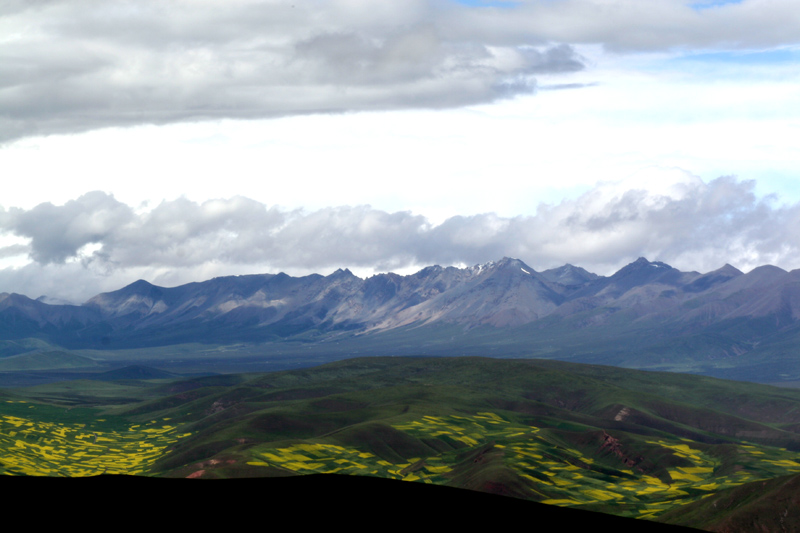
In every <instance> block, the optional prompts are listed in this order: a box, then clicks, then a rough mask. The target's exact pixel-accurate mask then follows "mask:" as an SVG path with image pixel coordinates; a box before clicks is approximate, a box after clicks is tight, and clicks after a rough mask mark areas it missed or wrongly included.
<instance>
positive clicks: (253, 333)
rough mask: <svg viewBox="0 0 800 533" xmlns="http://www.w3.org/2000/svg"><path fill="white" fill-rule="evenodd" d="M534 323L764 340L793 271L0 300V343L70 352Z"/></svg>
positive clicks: (788, 304)
mask: <svg viewBox="0 0 800 533" xmlns="http://www.w3.org/2000/svg"><path fill="white" fill-rule="evenodd" d="M544 319H547V321H548V322H547V323H548V324H553V323H558V324H560V325H561V326H563V327H565V328H572V329H581V328H592V327H605V325H607V324H609V323H616V324H619V323H625V324H637V323H652V324H656V323H658V324H669V325H670V327H671V328H672V329H673V330H675V329H676V328H677V329H678V330H680V329H681V328H683V329H684V330H686V331H689V332H691V331H697V330H698V328H701V329H702V328H707V327H718V326H719V324H721V323H726V321H732V320H741V319H745V320H756V319H766V321H765V324H766V323H769V324H772V326H770V328H771V330H770V331H769V332H768V333H769V334H773V333H775V332H776V331H779V330H782V329H785V328H790V327H793V325H795V324H796V323H797V322H798V319H800V270H794V271H792V272H786V271H785V270H782V269H780V268H777V267H773V266H764V267H759V268H756V269H754V270H753V271H751V272H749V273H747V274H744V273H742V272H740V271H739V270H737V269H735V268H734V267H732V266H730V265H725V266H723V267H722V268H720V269H718V270H715V271H713V272H709V273H706V274H700V273H698V272H681V271H679V270H677V269H675V268H673V267H671V266H669V265H667V264H665V263H662V262H651V261H648V260H647V259H645V258H639V259H637V260H636V261H634V262H633V263H631V264H629V265H627V266H625V267H624V268H622V269H620V270H619V271H618V272H616V273H615V274H613V275H611V276H607V277H605V276H597V275H596V274H592V273H590V272H587V271H586V270H584V269H582V268H579V267H575V266H573V265H564V266H563V267H560V268H558V269H550V270H547V271H544V272H537V271H535V270H534V269H533V268H531V267H530V266H529V265H527V264H525V263H524V262H523V261H520V260H519V259H512V258H507V257H506V258H503V259H501V260H499V261H494V262H490V263H486V264H483V265H476V266H473V267H468V268H456V267H441V266H431V267H427V268H424V269H422V270H420V271H419V272H417V273H415V274H412V275H408V276H401V275H397V274H393V273H388V274H378V275H375V276H372V277H370V278H367V279H361V278H359V277H357V276H355V275H353V274H352V273H351V272H350V271H349V270H341V269H340V270H337V271H336V272H334V273H332V274H330V275H328V276H322V275H319V274H313V275H309V276H303V277H292V276H289V275H287V274H284V273H279V274H261V275H248V276H227V277H219V278H214V279H211V280H208V281H204V282H196V283H189V284H186V285H181V286H178V287H171V288H168V287H159V286H156V285H153V284H151V283H148V282H147V281H144V280H139V281H137V282H134V283H132V284H130V285H128V286H126V287H123V288H121V289H119V290H117V291H113V292H108V293H103V294H99V295H97V296H95V297H93V298H91V299H90V300H88V301H87V302H86V303H84V304H83V305H80V306H75V305H48V304H46V303H44V302H42V301H38V300H31V299H30V298H27V297H25V296H21V295H18V294H7V293H3V294H0V338H2V339H18V338H25V337H39V338H47V339H49V340H52V341H53V342H56V343H59V344H62V345H66V346H71V347H92V346H100V345H102V346H110V347H114V346H115V345H116V346H121V345H120V344H115V342H117V341H120V342H122V343H123V344H125V345H126V346H131V345H142V346H148V345H149V346H152V345H164V344H174V343H181V342H192V341H197V340H199V341H203V342H218V341H219V342H223V341H236V340H245V341H265V340H268V341H275V340H285V339H303V340H306V341H308V340H314V339H321V338H323V337H325V336H326V335H327V336H330V335H335V334H341V333H342V332H348V333H349V334H358V335H363V334H369V333H374V332H381V331H390V330H394V329H397V328H401V327H419V326H430V325H435V324H450V325H457V326H459V327H461V328H462V329H463V330H470V329H473V328H480V327H489V328H512V329H513V328H517V329H519V328H520V327H529V328H535V327H538V326H537V324H540V323H542V321H543V320H544ZM759 327H761V326H759ZM753 342H757V341H753Z"/></svg>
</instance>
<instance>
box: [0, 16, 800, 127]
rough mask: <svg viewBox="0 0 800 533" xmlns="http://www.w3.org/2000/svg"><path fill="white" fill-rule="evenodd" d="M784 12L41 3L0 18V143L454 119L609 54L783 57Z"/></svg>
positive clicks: (794, 36)
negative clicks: (213, 125) (175, 127)
mask: <svg viewBox="0 0 800 533" xmlns="http://www.w3.org/2000/svg"><path fill="white" fill-rule="evenodd" d="M795 11H796V5H795V3H794V2H792V1H789V0H770V1H767V0H745V1H743V2H740V3H736V4H727V5H722V6H715V7H711V8H708V9H700V10H698V9H695V8H693V7H692V4H691V3H689V2H683V1H679V0H652V1H649V2H647V3H642V2H640V1H638V0H617V1H613V2H608V1H600V0H558V1H552V2H519V3H511V4H509V7H503V8H498V7H495V6H493V5H492V4H489V5H488V6H480V5H479V6H474V5H473V6H470V5H464V4H461V3H457V2H449V1H446V0H395V1H386V2H380V4H378V5H376V4H375V3H369V2H367V3H365V2H351V1H347V0H338V1H337V0H332V1H329V2H323V3H309V2H289V1H280V0H274V1H264V0H234V1H226V2H218V1H212V0H207V1H203V2H186V1H172V2H163V1H161V0H140V1H137V2H133V3H132V2H128V1H125V0H102V1H101V0H87V1H82V2H74V1H72V0H49V1H37V2H19V1H14V2H6V3H4V6H3V7H2V8H0V31H2V33H3V35H4V39H3V40H2V42H0V57H2V61H0V132H2V134H0V141H10V140H13V139H17V138H20V137H24V136H30V135H37V134H43V135H46V134H53V133H71V132H80V131H86V130H91V129H96V128H103V127H117V126H128V125H136V124H167V123H174V122H186V121H200V120H214V119H222V118H234V119H237V118H238V119H242V118H269V117H280V116H289V115H297V114H307V113H326V112H346V111H363V110H392V109H408V108H433V109H439V108H452V107H459V106H464V105H470V104H479V103H488V102H492V101H494V100H497V99H501V98H508V97H513V96H516V95H519V94H526V93H530V92H531V91H532V90H534V89H535V87H536V85H537V82H536V78H537V77H541V76H546V75H548V74H552V73H563V72H573V71H577V70H581V69H583V68H584V66H585V60H584V59H583V58H582V57H581V56H580V55H579V54H578V53H577V52H576V50H575V46H576V45H583V44H592V45H601V46H602V47H603V48H604V49H606V50H612V51H615V52H622V53H635V52H640V51H669V50H695V49H706V50H711V49H725V50H730V49H763V48H775V47H782V46H790V45H796V44H797V42H798V40H800V39H799V37H798V36H799V35H800V21H798V19H797V17H796V16H795Z"/></svg>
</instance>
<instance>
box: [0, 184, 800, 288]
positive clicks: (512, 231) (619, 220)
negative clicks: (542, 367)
mask: <svg viewBox="0 0 800 533" xmlns="http://www.w3.org/2000/svg"><path fill="white" fill-rule="evenodd" d="M615 187H616V188H615ZM618 188H619V187H618V186H615V185H613V184H612V185H609V184H599V185H598V186H597V187H596V188H595V189H593V190H591V191H589V192H587V193H585V194H584V195H582V196H580V197H578V198H575V199H571V200H564V201H563V202H561V203H559V204H555V205H541V206H540V207H539V209H538V210H537V213H536V214H535V215H530V216H517V217H500V216H498V215H496V214H493V213H484V214H478V215H471V216H455V217H451V218H449V219H447V220H445V221H444V222H443V223H441V224H439V225H433V224H431V223H430V222H429V221H428V220H427V219H426V218H425V217H424V216H421V215H414V214H412V213H409V212H396V213H388V212H385V211H381V210H378V209H373V208H371V207H369V206H355V207H349V206H342V207H332V208H326V209H321V210H318V211H313V212H305V211H302V210H295V211H286V210H281V209H278V208H276V207H268V206H266V205H264V204H262V203H259V202H257V201H254V200H250V199H247V198H241V197H237V198H231V199H227V200H211V201H207V202H203V203H196V202H192V201H189V200H187V199H185V198H181V199H178V200H174V201H170V202H162V203H161V204H160V205H158V206H156V207H155V208H154V209H152V210H151V211H149V212H146V213H136V212H135V211H134V210H133V209H132V208H131V207H128V206H126V205H124V204H122V203H120V202H118V201H117V200H115V199H114V198H113V197H112V196H110V195H107V194H105V193H101V192H93V193H89V194H86V195H84V196H81V197H80V198H78V199H76V200H73V201H70V202H68V203H67V204H65V205H63V206H54V205H51V204H41V205H39V206H36V207H34V208H32V209H30V210H22V209H18V208H10V209H8V210H4V211H0V232H2V233H6V234H11V235H16V236H18V237H27V238H29V239H30V244H29V245H28V246H27V247H26V246H25V245H15V246H12V247H8V248H5V249H3V250H1V251H0V255H17V254H19V253H24V252H25V251H26V250H28V251H29V254H30V258H31V260H32V264H31V265H29V266H28V267H26V268H25V269H18V270H19V272H18V273H17V274H14V275H13V276H12V273H11V271H10V270H7V271H5V274H3V275H2V276H0V283H1V282H2V280H3V279H6V278H7V279H11V278H12V277H14V276H16V278H14V279H18V278H19V277H20V276H22V273H23V272H27V273H28V274H29V275H30V278H25V279H26V280H27V281H25V283H31V281H30V280H31V279H33V278H34V277H35V276H33V275H32V274H30V273H31V272H34V271H36V272H49V274H46V275H48V276H60V275H63V273H66V272H71V273H72V274H71V275H74V272H76V269H79V270H80V272H82V273H81V274H80V276H79V277H80V278H81V279H83V278H87V277H90V278H91V277H92V276H94V279H96V280H103V279H114V280H121V279H124V278H125V275H126V274H125V273H130V272H137V273H140V274H141V273H150V274H153V273H157V274H158V275H159V276H165V275H166V274H165V272H169V273H170V274H169V276H168V277H167V278H164V279H169V280H170V281H171V282H175V283H178V282H188V281H192V280H193V279H192V278H190V277H189V276H190V275H195V276H197V275H203V274H204V273H206V274H208V273H213V275H222V274H230V273H235V272H239V271H242V269H245V270H248V269H249V271H262V272H264V271H267V272H275V271H280V270H285V271H287V272H289V273H301V272H302V273H309V272H314V271H316V272H324V271H328V270H331V269H335V268H338V267H351V268H371V269H373V270H374V271H387V270H396V269H401V268H408V267H414V266H424V265H429V264H436V263H438V264H444V265H448V264H459V263H462V264H476V263H481V262H485V261H490V260H495V259H498V258H500V257H503V256H514V257H519V258H521V259H523V260H525V261H526V262H528V263H529V264H530V265H531V266H533V267H534V268H539V269H544V268H550V267H553V266H558V265H561V264H564V263H565V262H569V263H573V264H578V265H580V266H583V267H585V268H588V269H590V270H594V271H596V272H598V273H606V274H607V273H610V272H612V271H613V270H615V269H616V268H619V267H620V266H622V265H624V264H625V263H626V262H628V261H630V260H633V259H635V258H636V257H639V256H646V257H648V258H650V259H657V260H661V261H666V262H668V263H671V264H673V265H674V266H676V267H678V268H681V269H684V270H691V269H694V270H699V271H709V270H712V269H715V268H718V267H719V266H721V265H723V264H724V263H731V264H733V265H734V266H737V267H739V268H741V269H743V270H748V269H750V268H753V267H755V266H758V265H760V264H766V263H770V264H775V265H778V266H781V267H783V268H787V269H793V268H797V267H798V266H800V235H798V234H797V232H796V230H795V229H796V228H797V227H798V226H799V225H800V204H788V205H779V204H777V203H776V201H775V199H772V198H762V199H759V198H757V197H756V196H755V194H754V192H753V183H752V182H740V181H737V180H736V179H735V178H733V177H721V178H718V179H716V180H713V181H711V182H709V183H703V182H701V181H700V180H696V181H694V182H691V181H688V182H686V183H679V184H678V185H677V186H675V187H672V189H670V191H671V192H669V193H663V192H662V193H658V192H653V191H652V190H648V189H646V188H637V186H636V185H634V186H632V187H628V188H627V189H624V190H617V189H618ZM91 243H94V245H95V248H96V249H93V251H89V250H88V249H86V248H84V246H85V245H87V244H91ZM34 265H38V266H34ZM59 269H61V270H59ZM59 272H61V273H62V274H59ZM87 273H89V274H87ZM90 274H91V275H90ZM43 275H45V274H43ZM36 283H39V282H36ZM42 283H44V282H43V281H42ZM91 285H92V284H88V285H87V287H90V286H91ZM12 289H13V288H12ZM0 290H8V288H6V287H0ZM13 290H16V289H13ZM88 290H89V289H87V291H88ZM50 296H55V297H66V296H64V295H61V294H50ZM84 296H85V297H89V296H91V293H87V294H85V295H84Z"/></svg>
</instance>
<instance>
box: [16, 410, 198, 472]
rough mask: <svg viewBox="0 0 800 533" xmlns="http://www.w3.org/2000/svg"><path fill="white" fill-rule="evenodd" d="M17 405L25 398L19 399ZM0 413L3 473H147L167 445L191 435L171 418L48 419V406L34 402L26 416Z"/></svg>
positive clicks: (17, 411)
mask: <svg viewBox="0 0 800 533" xmlns="http://www.w3.org/2000/svg"><path fill="white" fill-rule="evenodd" d="M15 403H17V404H19V403H24V402H15ZM15 407H17V409H15V410H14V411H15V414H13V415H12V414H0V474H4V475H28V476H67V477H82V476H93V475H98V474H147V473H148V472H149V468H150V466H151V465H152V464H153V463H154V462H155V461H156V459H158V458H159V457H160V456H161V455H162V454H163V453H164V452H165V451H166V450H167V448H168V447H169V446H170V445H172V444H174V443H175V442H177V441H178V439H180V438H182V437H185V436H188V434H180V433H178V431H177V427H175V426H173V425H170V424H168V423H167V422H168V419H162V420H151V421H149V422H146V423H144V424H135V425H128V426H127V427H119V423H118V422H114V423H109V422H108V421H107V420H105V419H94V420H91V421H90V422H87V423H75V424H67V423H60V422H50V421H48V420H46V419H43V418H46V415H47V414H51V415H52V413H48V409H47V408H39V407H38V406H36V405H34V404H30V405H29V406H28V408H29V409H30V411H29V412H27V413H25V416H22V413H21V412H20V411H19V409H18V407H19V406H15Z"/></svg>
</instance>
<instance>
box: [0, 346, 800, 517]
mask: <svg viewBox="0 0 800 533" xmlns="http://www.w3.org/2000/svg"><path fill="white" fill-rule="evenodd" d="M798 450H800V391H795V390H789V389H778V388H773V387H768V386H764V385H756V384H745V383H736V382H729V381H722V380H717V379H712V378H706V377H698V376H685V375H674V374H663V373H652V372H642V371H633V370H624V369H617V368H610V367H596V366H586V365H574V364H569V363H563V362H555V361H525V360H496V359H482V358H391V357H384V358H363V359H352V360H347V361H342V362H338V363H333V364H328V365H323V366H320V367H315V368H309V369H301V370H293V371H285V372H278V373H271V374H241V375H221V376H210V377H201V378H192V379H186V380H167V379H163V380H153V381H140V380H138V381H137V380H131V381H123V382H114V383H103V382H80V383H78V382H63V383H58V384H50V385H47V386H42V387H31V388H28V389H21V390H17V391H11V392H10V393H8V394H5V395H3V396H0V472H2V473H4V474H9V475H43V476H87V475H95V474H100V473H123V474H134V475H148V476H165V477H191V478H233V477H275V476H293V475H298V474H310V473H336V474H350V475H364V476H379V477H386V478H392V479H402V480H406V481H415V482H421V483H432V484H441V485H449V486H454V487H461V488H466V489H473V490H480V491H485V492H492V493H496V494H502V495H506V496H512V497H517V498H523V499H528V500H533V501H539V502H543V503H549V504H554V505H559V506H570V507H577V508H583V509H589V510H595V511H601V512H606V513H611V514H616V515H622V516H630V517H637V518H648V519H658V518H659V517H660V516H662V515H668V514H669V513H670V512H672V513H673V514H674V510H675V509H676V508H678V507H682V506H694V505H697V502H701V501H703V500H705V499H706V498H711V497H715V496H716V495H717V494H722V493H725V491H729V490H731V489H733V488H736V487H742V486H746V484H748V483H752V482H753V481H758V480H770V479H776V478H779V477H780V476H785V475H787V474H795V473H800V455H799V454H798ZM687 508H688V507H687Z"/></svg>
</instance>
